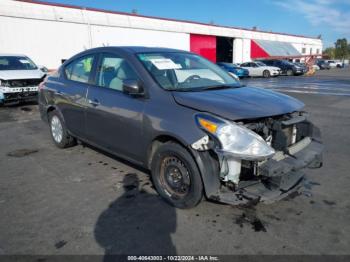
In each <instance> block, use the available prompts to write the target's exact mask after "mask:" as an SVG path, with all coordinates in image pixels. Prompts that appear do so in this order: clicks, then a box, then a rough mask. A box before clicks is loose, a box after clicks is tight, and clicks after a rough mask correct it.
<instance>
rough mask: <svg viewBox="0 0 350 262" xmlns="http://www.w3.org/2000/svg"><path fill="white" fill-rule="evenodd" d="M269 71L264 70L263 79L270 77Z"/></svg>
mask: <svg viewBox="0 0 350 262" xmlns="http://www.w3.org/2000/svg"><path fill="white" fill-rule="evenodd" d="M270 75H271V74H270V71H269V70H265V71H264V72H263V77H265V78H268V77H270Z"/></svg>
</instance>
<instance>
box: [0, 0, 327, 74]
mask: <svg viewBox="0 0 350 262" xmlns="http://www.w3.org/2000/svg"><path fill="white" fill-rule="evenodd" d="M108 45H110V46H112V45H113V46H120V45H137V46H157V47H169V48H176V49H183V50H189V51H193V52H197V53H199V54H201V55H203V56H205V57H207V58H208V59H210V60H212V61H226V62H231V61H232V62H236V63H241V62H245V61H250V60H251V59H255V58H265V57H288V58H292V57H294V58H296V57H303V56H307V55H319V54H321V52H322V41H321V39H318V38H312V37H305V36H297V35H290V34H284V33H272V32H264V31H258V30H248V29H241V28H234V27H226V26H216V25H210V24H202V23H195V22H191V21H179V20H172V19H164V18H157V17H147V16H141V15H135V14H129V13H120V12H113V11H107V10H98V9H93V8H83V7H77V6H66V5H61V4H52V3H45V2H38V1H31V0H17V1H16V0H1V1H0V53H22V54H26V55H28V56H29V57H31V58H32V59H33V60H34V61H35V62H36V63H37V64H40V65H45V66H46V67H48V68H52V69H53V68H57V67H58V66H59V65H60V64H61V59H67V58H69V57H71V56H72V55H74V54H76V53H78V52H80V51H82V50H85V49H88V48H91V47H98V46H108Z"/></svg>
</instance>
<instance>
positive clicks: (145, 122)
mask: <svg viewBox="0 0 350 262" xmlns="http://www.w3.org/2000/svg"><path fill="white" fill-rule="evenodd" d="M303 107H304V104H303V103H302V102H300V101H299V100H297V99H295V98H292V97H289V96H287V95H283V94H280V93H277V92H273V91H269V90H265V89H261V88H253V87H245V86H242V85H240V84H239V83H238V82H237V81H235V80H234V79H233V78H232V77H231V76H229V74H228V73H227V72H225V71H224V70H222V69H221V68H220V67H218V66H216V65H214V64H212V63H211V62H209V61H208V60H206V59H204V58H202V57H201V56H199V55H196V54H193V53H190V52H185V51H180V50H174V49H166V48H146V47H101V48H96V49H91V50H86V51H84V52H82V53H80V54H77V55H75V56H74V57H72V58H71V59H69V60H67V61H66V62H65V63H64V64H63V65H62V66H61V67H60V68H59V70H58V71H57V73H56V74H54V75H51V76H49V77H47V78H46V80H45V81H44V82H43V83H42V84H41V86H40V92H39V109H40V113H41V117H42V119H43V120H44V121H46V122H48V123H49V126H50V132H51V136H52V139H53V142H54V143H55V144H56V145H57V146H58V147H59V148H66V147H70V146H73V145H74V144H75V143H76V140H77V139H78V140H80V141H83V142H85V143H88V144H91V145H93V146H95V147H97V148H100V149H102V150H104V151H106V152H109V153H112V154H114V155H117V156H119V157H122V158H124V159H126V160H128V161H130V162H132V163H135V164H137V165H141V166H143V167H144V168H146V169H149V170H150V171H151V175H152V181H153V183H154V185H155V188H156V189H157V191H158V193H159V194H160V195H161V196H162V197H163V198H164V199H165V200H166V201H167V202H169V203H170V204H172V205H174V206H176V207H179V208H190V207H194V206H195V205H197V204H198V203H199V202H200V201H201V199H202V196H203V194H205V196H206V197H207V198H208V199H210V200H214V201H219V202H223V203H228V204H232V205H237V204H244V203H248V202H250V201H257V202H259V201H263V202H266V203H269V202H272V201H276V200H279V199H281V198H283V197H285V196H287V195H288V194H290V193H291V192H295V190H297V189H298V188H299V187H300V185H301V181H302V180H303V179H302V177H303V173H302V172H300V170H301V169H303V168H305V167H320V166H321V163H322V160H321V155H322V148H323V146H322V143H321V142H320V141H321V139H320V135H319V130H318V128H317V127H315V126H314V125H313V124H312V123H311V122H310V121H308V120H307V116H306V114H305V112H304V111H303Z"/></svg>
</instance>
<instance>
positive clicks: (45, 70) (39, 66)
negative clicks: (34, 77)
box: [38, 65, 49, 73]
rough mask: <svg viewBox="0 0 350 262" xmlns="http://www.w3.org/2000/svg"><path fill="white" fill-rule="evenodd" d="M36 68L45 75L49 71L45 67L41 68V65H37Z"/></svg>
mask: <svg viewBox="0 0 350 262" xmlns="http://www.w3.org/2000/svg"><path fill="white" fill-rule="evenodd" d="M38 68H39V69H40V70H41V71H42V72H44V73H47V72H49V70H48V69H47V67H46V66H43V65H38Z"/></svg>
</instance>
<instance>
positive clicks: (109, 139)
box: [86, 53, 145, 162]
mask: <svg viewBox="0 0 350 262" xmlns="http://www.w3.org/2000/svg"><path fill="white" fill-rule="evenodd" d="M97 68H98V70H97V73H96V77H95V84H94V85H92V86H89V90H88V95H87V99H88V101H89V106H88V108H87V110H86V130H87V134H88V139H89V140H90V141H91V142H93V143H94V144H96V145H98V146H100V147H102V148H104V149H106V150H108V151H112V152H113V153H115V154H118V155H121V156H123V157H126V158H130V159H134V160H136V161H140V162H141V161H142V157H143V156H142V151H141V150H142V147H141V146H140V140H142V119H143V109H144V103H145V100H144V99H143V98H142V97H134V96H131V95H128V94H126V93H124V92H123V81H125V80H139V77H138V76H137V73H136V72H135V71H134V69H133V68H132V66H131V65H130V64H129V63H128V62H127V61H126V59H125V58H123V57H122V56H119V55H117V54H114V53H113V54H112V53H103V54H101V55H100V57H99V62H98V66H97Z"/></svg>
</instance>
